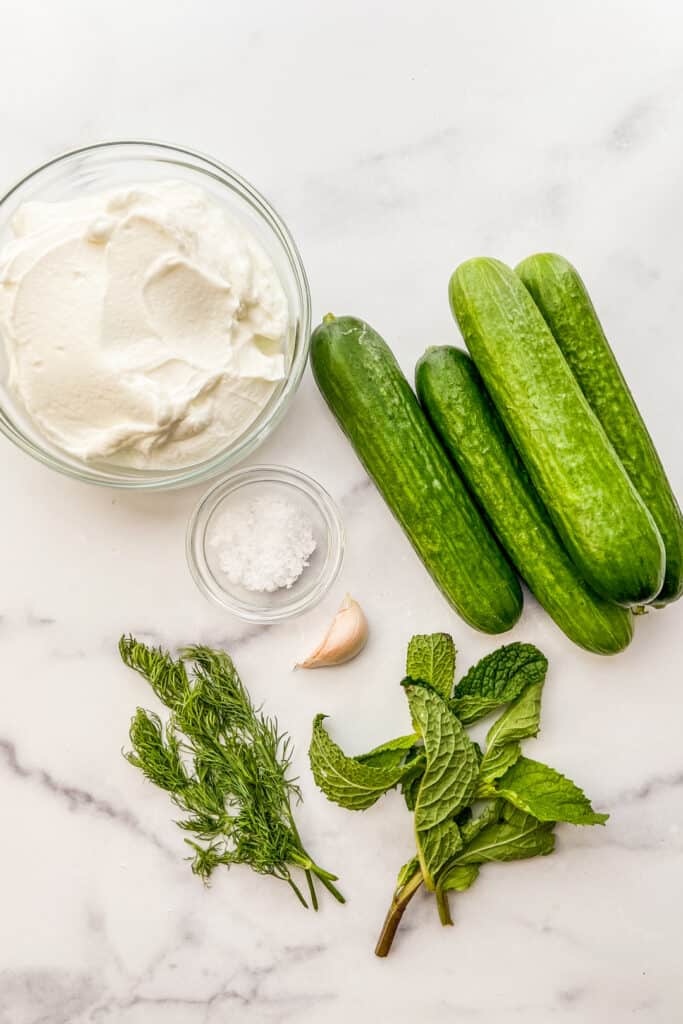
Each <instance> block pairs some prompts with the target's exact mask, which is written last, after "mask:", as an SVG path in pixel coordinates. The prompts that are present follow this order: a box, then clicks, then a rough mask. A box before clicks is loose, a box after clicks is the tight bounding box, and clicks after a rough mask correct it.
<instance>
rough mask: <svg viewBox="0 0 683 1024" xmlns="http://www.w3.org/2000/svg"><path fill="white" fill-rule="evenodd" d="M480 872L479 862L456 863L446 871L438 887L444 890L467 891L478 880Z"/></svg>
mask: <svg viewBox="0 0 683 1024" xmlns="http://www.w3.org/2000/svg"><path fill="white" fill-rule="evenodd" d="M478 874H479V865H478V864H455V865H454V866H453V867H451V868H449V869H448V871H444V873H443V875H442V876H441V878H439V882H438V885H437V889H443V890H444V891H446V892H447V891H448V890H451V891H455V892H465V890H466V889H469V887H470V886H471V885H473V884H474V882H476V880H477V875H478Z"/></svg>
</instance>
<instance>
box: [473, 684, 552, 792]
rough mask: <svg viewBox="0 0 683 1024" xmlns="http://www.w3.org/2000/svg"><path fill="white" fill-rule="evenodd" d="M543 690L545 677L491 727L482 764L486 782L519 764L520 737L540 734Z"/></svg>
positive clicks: (481, 774) (481, 773) (527, 690)
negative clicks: (517, 762) (516, 763)
mask: <svg viewBox="0 0 683 1024" xmlns="http://www.w3.org/2000/svg"><path fill="white" fill-rule="evenodd" d="M542 692H543V680H541V681H540V682H537V683H532V684H531V685H530V686H527V688H526V689H525V690H523V691H522V693H521V694H520V696H519V697H518V698H517V700H515V701H514V702H513V703H512V704H510V706H509V707H508V708H507V709H506V710H505V711H504V712H503V714H502V715H501V716H500V718H499V719H498V720H497V721H496V722H494V723H493V725H492V726H491V728H490V729H489V731H488V733H487V736H486V753H485V754H484V757H483V759H482V762H481V765H480V767H479V773H480V778H481V779H482V780H483V782H485V783H486V782H492V781H493V780H494V779H497V778H499V777H500V776H501V775H503V774H504V773H505V772H506V771H507V770H508V768H510V767H511V766H512V765H513V764H515V762H516V761H517V760H518V759H519V758H520V756H521V753H522V748H521V747H520V745H519V741H520V740H524V739H527V738H528V737H529V736H537V735H538V730H539V727H540V722H541V694H542Z"/></svg>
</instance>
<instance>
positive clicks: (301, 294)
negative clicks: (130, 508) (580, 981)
mask: <svg viewBox="0 0 683 1024" xmlns="http://www.w3.org/2000/svg"><path fill="white" fill-rule="evenodd" d="M168 178H175V179H180V180H183V181H187V182H189V183H190V184H194V185H198V186H200V187H201V188H203V189H204V190H205V191H206V192H207V193H208V194H209V195H210V196H211V197H212V198H213V199H214V200H215V201H216V202H217V203H218V204H220V205H222V206H223V207H224V208H226V209H227V211H228V212H229V213H230V214H231V215H232V216H233V217H234V218H235V219H236V220H238V221H240V222H241V223H242V224H243V225H244V226H245V227H246V228H247V229H248V230H250V231H251V232H252V233H253V234H254V235H255V236H256V238H257V240H258V241H259V242H260V243H261V245H262V247H263V249H264V250H265V251H266V253H267V254H268V255H269V256H270V258H271V260H272V261H273V264H274V266H275V269H276V272H277V274H278V276H279V278H280V282H281V284H282V287H283V289H284V291H285V294H286V296H287V302H288V305H289V332H288V337H287V347H288V352H287V374H286V377H285V379H284V380H283V381H281V382H280V384H279V385H278V387H277V388H276V389H275V391H274V392H273V395H272V396H271V398H270V400H269V401H268V403H267V404H266V406H265V407H264V408H263V410H262V411H261V413H260V415H259V416H258V417H257V418H256V419H255V420H254V422H253V423H251V424H250V425H249V427H247V429H246V430H245V432H244V433H243V434H242V435H240V437H239V438H238V439H237V440H236V441H234V442H233V443H232V444H230V445H229V446H228V447H226V448H224V449H221V450H219V451H217V452H216V453H215V454H213V455H212V456H211V457H210V458H208V459H206V460H204V461H202V462H199V463H194V464H192V465H189V466H183V467H182V468H179V469H172V470H146V469H145V470H135V469H130V468H128V467H124V466H116V465H113V464H111V463H109V462H106V463H105V462H84V461H82V460H80V459H76V458H73V457H72V456H70V455H68V454H67V453H66V452H63V451H61V450H60V449H59V448H57V447H56V446H55V445H53V444H51V442H50V441H48V440H47V438H45V437H44V436H43V435H42V434H41V433H40V431H39V430H37V428H36V427H34V426H33V424H32V422H31V419H30V417H29V416H28V415H27V414H26V412H25V411H24V410H23V409H22V407H21V404H20V402H18V401H17V400H16V399H15V398H14V396H13V395H12V394H11V393H10V392H9V390H8V388H7V386H6V381H7V369H8V368H7V362H6V356H5V351H4V346H3V344H2V342H1V339H0V431H1V432H2V433H3V434H4V435H5V436H6V437H8V438H9V439H10V440H11V441H13V442H14V443H15V444H16V445H18V446H19V447H20V448H21V449H22V450H23V451H25V452H27V453H28V454H29V455H32V456H33V457H34V458H35V459H38V460H39V461H40V462H42V463H44V464H45V465H46V466H50V467H51V468H52V469H55V470H58V471H59V472H61V473H65V474H66V475H67V476H72V477H76V478H77V479H78V480H83V481H85V482H87V483H94V484H102V485H104V486H108V487H123V488H138V489H143V488H144V489H159V490H160V489H166V488H171V487H182V486H185V485H187V484H193V483H197V482H198V481H201V480H205V479H208V478H210V477H212V476H215V475H216V473H219V472H221V471H222V470H224V469H225V468H226V467H230V466H234V465H235V464H236V463H238V462H240V461H241V460H242V459H244V458H245V457H246V456H247V455H249V454H250V452H253V451H254V449H255V448H256V447H257V446H258V445H259V444H260V443H261V442H262V441H263V440H264V439H265V438H266V437H267V436H268V435H269V434H270V433H271V431H272V430H273V429H274V428H275V426H276V425H277V424H278V423H279V422H280V420H281V419H282V417H283V416H284V414H285V412H286V410H287V408H288V406H289V403H290V402H291V400H292V398H293V396H294V394H295V392H296V389H297V387H298V385H299V381H300V380H301V377H302V374H303V372H304V369H305V366H306V360H307V358H308V349H309V344H310V327H311V300H310V293H309V290H308V281H307V279H306V272H305V270H304V267H303V264H302V262H301V257H300V256H299V252H298V250H297V248H296V245H295V244H294V241H293V239H292V236H291V235H290V233H289V231H288V230H287V228H286V226H285V224H284V223H283V222H282V220H281V219H280V217H279V216H278V214H277V213H276V212H275V210H274V209H273V208H272V206H270V204H269V203H268V202H267V201H266V200H265V199H264V198H263V196H261V195H259V193H258V192H257V191H256V189H255V188H253V186H252V185H250V184H249V183H248V182H247V181H245V180H244V179H243V178H240V176H239V175H238V174H236V173H235V172H234V171H231V170H230V169H229V168H227V167H225V166H224V165H223V164H220V163H218V162H217V161H216V160H213V159H211V158H210V157H208V156H202V155H201V154H199V153H193V152H192V151H191V150H188V149H183V148H182V147H180V146H172V145H166V144H161V143H155V142H103V143H99V144H97V145H94V146H86V147H84V148H83V149H77V150H74V151H73V152H70V153H65V154H64V155H63V156H59V157H56V158H55V159H54V160H51V161H49V163H46V164H43V166H42V167H39V168H37V170H35V171H32V172H31V173H30V174H28V175H27V176H26V177H25V178H23V179H22V180H21V181H20V182H18V183H17V184H16V185H15V186H14V187H13V188H11V189H10V190H9V192H7V193H6V194H5V195H4V196H3V197H2V198H1V199H0V248H1V247H2V246H4V244H5V243H6V242H7V241H8V240H9V239H10V237H11V232H10V223H11V220H12V217H13V215H14V213H15V212H16V210H17V208H18V207H19V206H21V205H22V203H25V202H29V201H31V200H40V201H45V202H51V201H60V200H66V199H75V198H78V197H80V196H83V195H87V194H88V193H94V192H100V191H105V190H107V189H110V188H114V187H117V186H120V185H123V184H127V183H129V184H133V183H136V182H144V181H159V180H163V179H168Z"/></svg>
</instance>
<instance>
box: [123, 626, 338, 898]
mask: <svg viewBox="0 0 683 1024" xmlns="http://www.w3.org/2000/svg"><path fill="white" fill-rule="evenodd" d="M119 651H120V653H121V657H122V659H123V661H124V662H125V664H126V665H128V666H129V668H132V669H135V671H136V672H139V673H140V675H141V676H143V677H144V678H145V679H146V680H147V681H148V682H149V683H150V685H151V687H152V689H153V690H154V692H155V694H156V695H157V697H158V698H159V699H160V700H161V701H162V702H163V703H164V704H165V705H166V706H167V707H168V709H169V711H170V717H169V719H168V722H167V723H166V724H165V725H164V724H163V723H162V722H161V719H160V718H159V716H158V715H156V714H155V713H154V712H152V711H146V710H144V709H143V708H138V709H137V712H136V713H135V716H134V717H133V719H132V721H131V726H130V741H131V744H132V750H131V751H130V752H128V753H126V755H125V756H126V758H127V759H128V761H130V763H131V764H132V765H135V767H136V768H139V769H140V770H141V771H142V772H143V773H144V774H145V776H146V777H147V778H148V779H149V780H150V781H151V782H153V783H154V784H155V785H156V786H159V787H160V789H164V790H166V792H167V793H169V795H170V797H171V799H172V800H173V802H174V803H175V804H176V806H177V807H179V808H180V810H181V811H182V812H183V816H182V817H181V818H180V819H179V820H178V825H179V826H180V827H181V828H182V829H185V830H186V831H187V832H191V833H193V835H194V838H193V839H186V840H185V842H186V843H188V845H189V846H191V847H192V849H193V851H194V857H193V860H192V870H193V871H194V873H195V874H197V875H199V876H200V877H201V878H202V879H204V881H208V879H209V877H210V875H211V873H212V872H213V870H214V869H215V868H216V867H217V866H218V865H219V864H225V865H227V866H229V865H231V864H248V865H249V867H251V868H252V869H253V870H254V871H256V872H258V873H259V874H262V875H272V876H273V877H275V878H280V879H282V880H283V881H285V882H287V884H288V885H290V886H291V888H292V889H293V890H294V892H295V893H296V895H297V897H298V898H299V900H300V901H301V903H303V905H304V906H308V904H307V902H306V899H305V898H304V896H303V894H302V892H301V890H300V888H299V886H297V884H296V882H295V881H294V878H293V877H292V869H293V868H299V869H301V870H302V871H303V872H304V874H305V876H306V882H307V885H308V891H309V894H310V901H311V904H312V906H313V908H314V909H315V910H317V909H318V899H317V895H316V891H315V885H314V877H317V878H318V879H319V881H320V882H321V883H322V884H323V885H324V886H325V888H326V889H328V890H329V892H331V893H332V895H333V896H334V897H335V899H337V900H339V902H340V903H343V902H344V897H343V896H342V895H341V893H340V892H339V890H338V889H337V888H336V887H335V886H334V884H333V883H334V881H336V878H337V876H336V875H332V874H330V873H329V872H328V871H325V870H323V868H321V867H319V865H317V864H316V863H315V862H314V861H313V860H312V858H311V857H310V856H309V855H308V853H307V852H306V850H305V849H304V847H303V844H302V842H301V838H300V836H299V833H298V831H297V827H296V824H295V822H294V816H293V814H292V801H296V802H298V801H300V800H301V793H300V790H299V787H298V786H297V784H296V780H295V779H294V778H292V777H291V776H290V767H291V754H292V746H291V741H290V739H289V737H288V736H287V735H286V734H285V733H281V732H280V731H279V729H278V724H277V721H276V720H275V719H274V718H268V717H266V716H265V715H263V714H262V712H261V710H260V708H255V707H254V705H253V704H252V702H251V700H250V698H249V694H248V693H247V691H246V689H245V687H244V685H243V684H242V681H241V680H240V677H239V675H238V674H237V672H236V670H235V666H234V665H233V663H232V661H231V659H230V658H229V656H228V655H227V654H225V653H224V652H222V651H216V650H212V649H210V648H208V647H201V646H194V647H188V648H186V649H184V650H183V651H182V652H181V656H180V658H179V659H178V660H177V661H176V660H174V659H173V658H172V657H171V656H170V655H169V654H168V653H167V652H166V651H164V650H162V649H161V648H154V647H147V646H146V645H145V644H143V643H139V642H138V641H137V640H135V639H134V638H133V637H132V636H128V637H125V636H124V637H122V638H121V641H120V643H119ZM188 668H189V669H190V673H188Z"/></svg>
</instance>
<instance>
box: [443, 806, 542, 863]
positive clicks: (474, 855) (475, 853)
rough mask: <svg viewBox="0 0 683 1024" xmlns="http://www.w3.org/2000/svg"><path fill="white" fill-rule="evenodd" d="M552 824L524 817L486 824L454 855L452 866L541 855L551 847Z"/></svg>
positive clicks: (522, 858)
mask: <svg viewBox="0 0 683 1024" xmlns="http://www.w3.org/2000/svg"><path fill="white" fill-rule="evenodd" d="M553 824H554V823H553V822H540V821H536V820H535V819H533V818H527V819H525V821H524V822H498V823H497V824H495V825H488V826H487V827H486V828H484V829H482V830H481V832H480V833H479V835H477V836H475V838H474V839H473V840H472V842H471V843H468V844H467V846H466V847H465V849H464V850H463V852H462V853H460V854H458V856H457V857H456V859H455V861H454V863H453V865H452V867H457V866H460V865H463V864H485V863H486V862H487V861H507V860H524V859H525V858H526V857H537V856H545V855H546V854H548V853H552V851H553V848H554V846H555V837H554V835H553V834H552V829H553ZM448 870H449V872H450V868H449V869H448Z"/></svg>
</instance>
